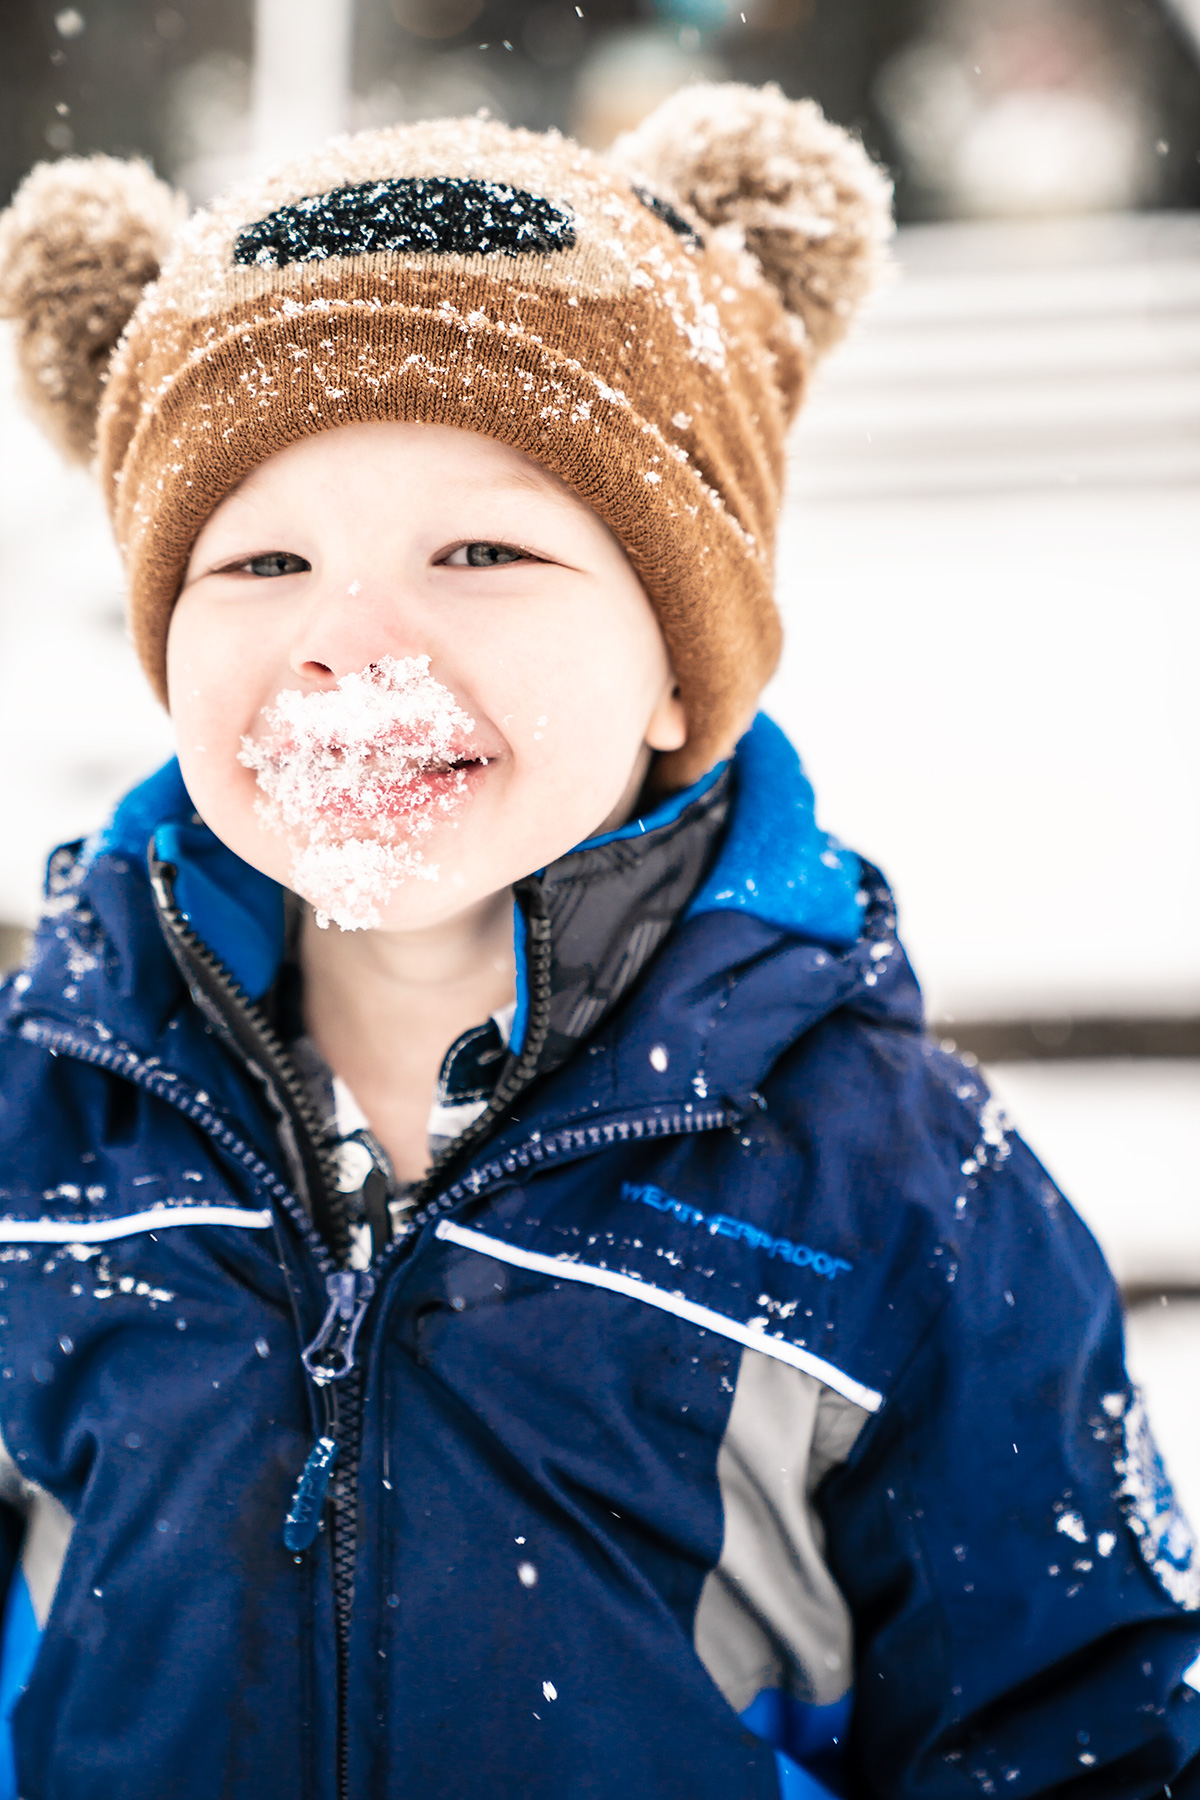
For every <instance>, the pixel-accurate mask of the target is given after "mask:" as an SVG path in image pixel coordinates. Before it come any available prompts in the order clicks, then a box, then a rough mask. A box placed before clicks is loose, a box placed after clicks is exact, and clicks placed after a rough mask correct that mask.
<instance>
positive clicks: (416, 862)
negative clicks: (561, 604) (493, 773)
mask: <svg viewBox="0 0 1200 1800" xmlns="http://www.w3.org/2000/svg"><path fill="white" fill-rule="evenodd" d="M263 717H264V721H265V725H266V729H265V730H264V731H263V733H262V734H261V736H259V737H256V738H250V737H245V738H243V739H242V748H241V750H240V752H239V755H238V761H239V762H241V763H242V764H243V765H244V766H245V767H247V768H249V769H252V770H253V771H254V774H255V777H256V780H257V782H258V787H259V798H258V800H257V802H256V810H257V812H258V814H259V817H260V818H261V819H262V820H263V822H264V824H266V825H267V826H268V827H269V828H270V829H272V830H275V831H280V832H282V833H284V835H285V836H287V837H288V839H289V840H290V842H291V846H292V852H293V858H292V881H293V884H294V885H295V887H296V890H297V892H299V893H301V894H303V895H304V896H305V897H306V898H307V899H309V900H311V901H312V903H313V905H314V906H315V907H316V909H317V917H318V922H325V923H327V922H328V920H329V919H333V920H335V921H336V922H337V923H338V924H339V925H341V926H342V927H343V929H349V930H354V929H359V928H361V927H364V926H373V925H377V924H378V923H379V921H380V911H379V909H380V907H381V905H382V904H383V903H384V902H385V901H386V899H387V898H388V897H389V896H390V894H391V893H392V891H393V889H394V888H396V887H397V886H398V885H399V884H400V883H401V882H402V881H404V880H406V879H408V878H410V877H414V876H415V877H417V878H419V879H422V880H432V879H436V877H437V873H438V871H437V865H436V864H431V863H427V862H426V861H425V860H424V857H423V855H422V853H421V851H420V850H418V849H416V848H415V843H416V840H417V839H419V838H422V837H424V836H426V835H428V833H429V832H431V831H432V830H433V827H434V825H435V823H436V822H437V820H438V818H439V817H444V816H446V815H448V814H449V813H451V812H454V811H456V810H457V808H458V807H459V806H460V805H461V803H462V802H463V800H464V799H466V797H467V795H468V793H469V791H470V788H471V786H472V785H473V784H474V782H475V780H477V779H478V777H479V776H480V775H481V774H482V773H483V771H484V769H486V767H487V764H488V760H489V759H488V758H487V757H486V756H484V755H481V754H480V753H479V752H478V751H477V750H476V749H475V748H474V747H473V746H472V745H471V743H470V738H471V734H472V733H473V732H474V730H475V721H474V720H473V719H470V718H468V717H467V715H466V713H465V712H463V710H462V708H461V707H460V706H459V705H458V703H457V701H456V700H455V699H454V696H453V695H452V694H451V693H450V691H449V689H448V688H445V687H443V686H442V684H441V683H440V682H439V681H437V680H435V679H434V677H433V676H432V675H431V674H430V673H429V658H428V657H427V656H418V657H407V658H404V659H400V660H398V659H396V658H394V657H384V658H383V659H382V660H381V661H380V662H379V663H373V664H371V665H370V666H369V667H368V668H366V669H364V670H362V671H361V673H359V674H355V675H346V676H343V677H342V678H341V680H340V681H339V682H338V684H337V687H336V688H333V689H328V690H325V691H322V692H319V693H314V694H301V693H298V692H296V691H294V690H285V691H284V692H283V693H281V694H280V695H279V696H278V698H277V699H276V702H275V704H274V706H270V707H267V708H265V709H264V714H263Z"/></svg>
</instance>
